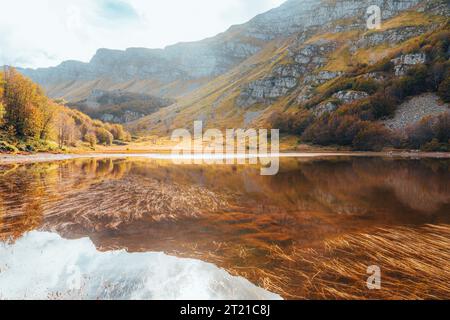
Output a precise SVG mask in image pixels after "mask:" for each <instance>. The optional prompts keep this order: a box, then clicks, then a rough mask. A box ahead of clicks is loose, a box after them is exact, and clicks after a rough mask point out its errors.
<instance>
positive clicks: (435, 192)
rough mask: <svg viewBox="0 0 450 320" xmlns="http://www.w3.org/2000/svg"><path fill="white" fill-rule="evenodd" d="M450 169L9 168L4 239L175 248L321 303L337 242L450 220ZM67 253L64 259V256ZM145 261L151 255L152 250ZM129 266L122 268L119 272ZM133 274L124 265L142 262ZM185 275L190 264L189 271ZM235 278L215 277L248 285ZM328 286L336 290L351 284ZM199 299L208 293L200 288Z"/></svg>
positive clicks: (93, 162)
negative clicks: (320, 266) (272, 172)
mask: <svg viewBox="0 0 450 320" xmlns="http://www.w3.org/2000/svg"><path fill="white" fill-rule="evenodd" d="M449 165H450V160H448V159H395V158H371V157H358V158H353V157H342V156H341V157H335V158H326V159H321V158H316V159H307V158H288V159H282V161H281V169H280V173H279V174H278V175H276V176H261V175H260V174H259V173H260V170H259V167H256V166H250V165H242V166H225V165H224V166H219V165H174V164H173V163H172V162H171V161H169V160H154V159H139V158H130V159H127V158H126V157H123V158H114V159H111V158H107V159H101V158H99V159H74V160H65V161H55V162H45V163H35V164H20V165H19V164H4V165H0V239H1V241H3V242H4V243H5V244H4V246H5V245H6V243H8V246H14V242H15V241H21V239H22V240H23V241H25V240H26V239H28V238H26V237H28V236H25V240H24V239H23V237H24V235H26V234H27V233H28V232H30V231H35V232H36V231H39V232H41V233H42V232H51V233H53V234H58V235H59V236H61V237H63V238H64V239H72V240H77V239H86V238H89V241H91V242H92V243H93V245H95V248H96V250H97V251H98V252H99V253H101V252H105V253H107V252H111V251H118V250H125V251H126V252H128V253H148V254H151V253H155V252H164V253H165V254H167V255H170V256H173V257H178V258H189V259H196V260H195V261H202V262H205V263H212V264H214V265H215V266H217V267H218V268H221V269H223V270H226V271H227V273H229V274H231V275H234V276H240V277H242V278H246V279H247V280H249V281H251V282H252V283H253V284H254V285H256V286H259V287H262V288H264V289H266V293H267V294H268V292H273V293H276V294H280V295H282V296H283V297H284V298H317V297H321V296H320V295H317V292H319V291H320V290H321V288H320V286H321V285H323V283H321V284H320V285H319V284H317V285H316V284H314V273H315V269H314V268H316V266H314V267H311V263H310V262H311V261H312V260H313V259H317V261H316V260H314V261H316V262H314V263H315V264H317V263H324V262H328V261H330V262H332V261H334V260H333V259H335V258H336V257H334V256H330V255H329V254H328V255H327V248H328V247H327V245H328V242H327V241H334V240H335V239H339V238H341V237H345V236H348V235H360V234H366V235H375V234H376V233H377V232H379V230H405V232H418V233H419V235H421V234H422V231H421V230H422V229H421V228H423V227H424V226H426V225H434V226H447V225H448V224H450V183H449V181H450V166H449ZM399 228H400V229H399ZM402 228H403V229H402ZM399 232H400V231H399ZM402 232H403V231H402ZM399 234H400V233H399ZM34 236H36V234H34ZM381 237H382V236H381ZM439 239H443V241H444V242H443V246H444V248H443V249H446V248H449V247H450V239H449V238H448V237H447V235H442V234H441V235H440V236H439ZM61 241H62V239H61ZM389 241H392V239H390V240H389ZM399 241H400V240H399ZM417 241H422V240H420V239H418V240H417ZM424 241H425V240H424ZM402 245H405V246H409V247H407V248H405V250H408V249H411V246H413V244H412V243H402ZM47 246H50V247H51V243H50V244H47ZM55 246H56V244H55ZM30 250H31V251H30ZM33 250H38V249H29V250H28V251H26V252H28V253H27V255H28V256H27V255H25V256H23V257H21V259H27V258H28V259H30V261H33V260H36V259H35V257H34V255H33V254H32V253H31V252H32V251H33ZM46 250H47V249H46ZM437 250H439V248H438V249H437ZM441 251H442V250H441ZM300 252H301V254H300ZM55 256H56V259H58V257H59V256H60V258H61V259H64V255H62V254H60V253H58V252H57V251H56V253H55ZM299 257H301V258H299ZM374 257H375V258H374ZM400 258H401V257H399V259H400ZM143 259H144V260H143V261H150V260H151V256H150V257H149V256H145V257H144V256H143ZM145 259H147V260H145ZM299 259H300V260H302V261H299ZM364 259H366V258H361V261H360V262H361V266H364V265H371V264H373V263H376V262H377V261H376V260H377V259H376V255H373V256H372V258H371V259H370V260H371V261H365V260H364ZM380 259H381V258H380ZM125 260H126V259H125ZM303 260H305V261H303ZM119 261H121V260H120V259H117V261H114V260H112V263H113V264H114V263H117V264H118V267H119ZM129 261H130V263H133V264H138V263H137V262H136V261H137V260H135V259H131V258H130V260H129ZM189 261H191V260H189ZM0 263H1V260H0ZM10 264H11V263H10ZM442 267H444V268H445V267H448V265H444V266H441V268H442ZM119 269H120V268H119ZM132 270H133V271H123V272H140V271H139V270H141V269H139V267H138V266H137V267H136V268H135V269H132ZM136 270H138V271H136ZM211 270H212V269H211ZM214 270H215V269H214ZM10 271H11V270H10ZM191 271H192V272H193V273H198V272H199V271H198V270H196V269H195V268H194V269H192V270H191ZM29 272H33V271H32V270H29ZM183 272H185V270H184V269H183V268H180V275H181V274H183ZM211 272H213V271H211ZM214 272H216V271H214ZM317 272H319V273H320V271H317ZM396 272H397V271H395V272H394V271H393V272H392V277H393V278H394V279H395V277H396V276H395V274H396ZM13 274H14V273H13ZM6 276H8V277H11V273H9V274H8V273H7V271H4V270H3V273H2V266H0V284H3V285H4V283H5V282H3V283H2V277H3V279H5V278H6ZM172 276H173V275H172ZM411 276H412V277H413V278H414V276H415V275H414V274H412V275H411ZM17 277H18V275H17ZM63 277H64V276H63ZM137 277H138V276H137ZM224 277H225V276H224ZM13 278H14V276H13ZM135 278H136V277H134V278H133V279H134V280H135ZM11 279H12V278H9V280H11ZM120 279H121V280H120V282H122V283H123V282H127V281H131V280H127V279H128V278H126V277H125V278H123V279H122V278H120ZM223 279H225V278H221V280H220V281H219V280H217V279H215V281H216V280H217V281H219V282H223V281H225V282H227V281H230V283H231V281H235V280H236V279H235V278H234V277H230V278H227V279H228V280H223ZM232 279H234V280H232ZM237 279H239V278H237ZM134 280H133V281H134ZM353 280H355V279H353ZM360 280H361V284H358V281H359V280H358V279H356V280H355V281H356V282H355V283H357V286H359V285H361V287H363V286H364V284H365V282H364V281H365V278H364V277H361V279H360ZM30 281H32V280H30ZM118 281H119V280H118ZM239 281H240V280H239ZM324 281H325V280H324ZM327 281H328V280H327ZM328 282H330V283H329V285H330V287H335V286H334V284H336V286H337V285H340V284H345V283H347V280H346V279H339V277H338V278H333V279H332V280H329V281H328ZM416 282H417V281H416ZM308 283H309V284H308ZM324 283H326V282H324ZM209 285H210V284H208V286H209ZM306 286H308V288H306ZM209 288H210V287H209ZM255 288H256V289H255ZM255 288H253V289H251V290H257V287H255ZM360 289H361V288H358V290H360ZM164 290H170V289H168V288H164ZM174 290H175V288H174ZM314 290H315V291H314ZM333 290H335V289H333ZM340 290H343V289H340ZM349 290H350V291H351V286H350V288H349ZM361 290H362V289H361ZM433 290H434V289H433ZM0 291H2V288H0ZM3 291H5V292H10V291H6V290H3ZM322 291H323V290H322ZM152 292H153V293H152V294H153V296H154V297H155V296H156V297H157V296H158V295H157V294H155V291H152ZM202 292H210V291H207V290H206V291H202ZM211 292H212V291H211ZM252 292H256V291H252ZM330 292H332V291H330ZM433 292H434V291H433ZM266 293H264V294H266ZM438 293H439V292H438ZM3 294H4V295H5V293H3ZM152 294H150V296H144V297H146V298H149V297H150V298H151V296H152ZM227 294H228V296H227V295H225V296H226V297H228V298H230V296H229V294H230V292H229V291H227ZM264 294H263V295H262V296H261V297H263V296H264ZM367 294H368V295H369V297H370V293H367ZM436 294H437V293H436ZM231 295H233V294H231ZM235 295H236V297H241V298H245V297H253V296H248V295H247V296H246V295H244V296H238V295H237V294H236V293H235ZM446 295H447V292H446V291H445V290H444V291H442V292H440V296H441V297H442V296H446ZM114 297H117V296H114ZM183 297H185V298H186V296H183ZM196 297H202V298H205V295H204V294H203V295H197V296H196V295H195V293H193V298H196ZM211 297H212V298H214V296H211ZM218 297H220V296H218ZM222 297H223V296H222ZM265 297H269V298H270V297H272V298H273V297H275V296H270V295H268V296H265ZM326 297H328V296H326ZM0 298H1V296H0ZM216 298H217V297H216ZM253 298H254V297H253Z"/></svg>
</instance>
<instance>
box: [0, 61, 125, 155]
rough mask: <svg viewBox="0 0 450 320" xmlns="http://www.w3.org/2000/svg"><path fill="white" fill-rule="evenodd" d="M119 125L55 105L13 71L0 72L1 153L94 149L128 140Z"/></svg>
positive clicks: (41, 91) (8, 69)
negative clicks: (98, 145) (101, 145)
mask: <svg viewBox="0 0 450 320" xmlns="http://www.w3.org/2000/svg"><path fill="white" fill-rule="evenodd" d="M130 139H131V136H130V134H129V133H128V132H127V131H125V130H124V129H123V127H122V126H121V125H118V124H109V123H104V122H101V121H99V120H93V119H91V118H90V117H89V116H87V115H85V114H84V113H82V112H80V111H77V110H73V109H70V108H67V107H65V106H64V105H61V104H58V103H57V102H55V101H54V100H51V99H49V98H48V97H46V96H45V95H44V92H43V90H42V89H41V88H40V87H39V86H38V85H37V84H35V83H33V82H32V81H31V80H30V79H28V78H26V77H24V76H23V75H21V74H20V73H18V72H17V71H16V70H15V69H14V68H5V69H4V70H3V71H0V153H1V152H12V153H15V152H18V151H22V152H42V151H55V152H59V151H66V150H72V151H76V150H82V149H83V148H86V149H95V146H96V145H97V143H100V144H103V145H105V146H109V145H112V144H113V142H114V141H129V140H130Z"/></svg>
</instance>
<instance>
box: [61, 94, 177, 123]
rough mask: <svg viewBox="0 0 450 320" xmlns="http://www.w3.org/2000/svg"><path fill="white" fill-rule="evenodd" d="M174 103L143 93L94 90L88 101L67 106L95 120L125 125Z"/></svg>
mask: <svg viewBox="0 0 450 320" xmlns="http://www.w3.org/2000/svg"><path fill="white" fill-rule="evenodd" d="M172 103H173V101H172V100H169V99H163V98H159V97H155V96H151V95H146V94H142V93H134V92H127V91H122V90H115V91H104V90H94V91H92V93H91V94H90V95H89V96H88V97H87V98H86V99H83V100H81V101H77V102H73V103H68V104H67V106H68V107H70V108H74V109H77V110H80V111H82V112H83V113H85V114H87V115H89V116H90V117H92V118H94V119H99V120H102V121H105V122H112V123H122V124H123V123H128V122H131V121H134V120H138V119H140V118H142V117H145V116H147V115H149V114H152V113H154V112H156V111H158V110H159V109H161V108H163V107H167V106H169V105H170V104H172Z"/></svg>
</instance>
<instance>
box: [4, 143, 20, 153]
mask: <svg viewBox="0 0 450 320" xmlns="http://www.w3.org/2000/svg"><path fill="white" fill-rule="evenodd" d="M17 151H19V150H18V149H17V148H16V147H15V146H13V145H11V144H9V143H8V142H6V141H0V152H7V153H16V152H17Z"/></svg>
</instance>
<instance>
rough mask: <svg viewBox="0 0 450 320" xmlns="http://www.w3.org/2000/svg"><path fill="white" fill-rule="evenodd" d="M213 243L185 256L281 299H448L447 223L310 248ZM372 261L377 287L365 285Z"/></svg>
mask: <svg viewBox="0 0 450 320" xmlns="http://www.w3.org/2000/svg"><path fill="white" fill-rule="evenodd" d="M214 245H215V246H216V248H217V249H216V250H211V251H210V252H209V253H208V254H205V251H204V250H201V249H199V250H197V251H196V250H192V251H191V253H190V254H189V256H192V255H193V256H194V257H198V258H202V259H204V260H207V261H211V262H213V263H216V264H217V265H219V266H222V267H224V268H226V269H227V270H228V271H229V272H231V273H232V274H234V275H239V276H243V277H245V278H247V279H249V280H250V281H252V282H254V283H255V284H257V285H259V286H261V287H263V288H265V289H267V290H269V291H272V292H275V293H278V294H280V295H282V296H283V297H284V298H286V299H338V300H348V299H350V300H353V299H387V300H417V299H448V298H449V297H450V226H449V225H427V226H423V227H420V228H410V227H397V228H380V229H376V230H374V232H372V233H370V234H369V233H359V234H349V235H345V236H342V237H338V238H335V239H331V240H326V241H324V242H323V243H322V244H321V245H319V246H317V247H315V248H304V247H303V246H301V245H293V246H291V247H289V249H283V248H281V247H280V246H278V245H272V246H269V247H267V248H266V250H265V252H264V254H263V253H262V252H260V253H259V254H256V255H255V252H252V250H251V249H249V248H245V247H244V246H242V245H239V246H237V247H233V246H232V245H230V244H228V243H214ZM191 249H192V248H191ZM230 256H233V258H232V259H230ZM230 261H233V264H230V263H229V262H230ZM372 265H377V266H379V267H380V268H381V273H382V274H381V277H382V279H381V281H382V282H381V285H382V288H381V290H369V289H368V288H367V279H368V277H369V276H370V275H369V274H367V268H368V267H369V266H372Z"/></svg>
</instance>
